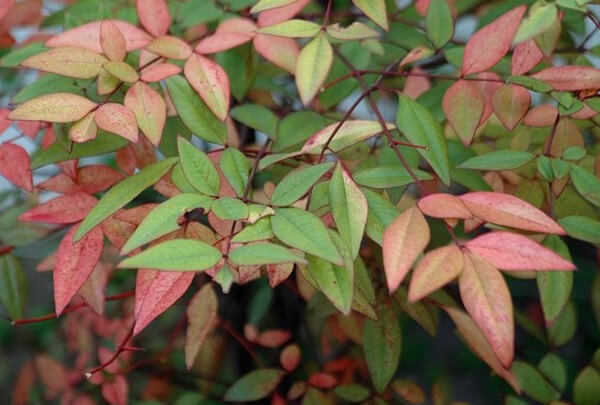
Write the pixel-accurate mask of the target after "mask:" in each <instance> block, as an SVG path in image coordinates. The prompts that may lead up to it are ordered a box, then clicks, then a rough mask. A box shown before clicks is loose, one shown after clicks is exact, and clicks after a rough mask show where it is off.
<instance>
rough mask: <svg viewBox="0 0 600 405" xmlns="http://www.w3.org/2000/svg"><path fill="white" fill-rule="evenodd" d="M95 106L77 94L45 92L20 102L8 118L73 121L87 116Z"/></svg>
mask: <svg viewBox="0 0 600 405" xmlns="http://www.w3.org/2000/svg"><path fill="white" fill-rule="evenodd" d="M95 107H96V103H94V102H93V101H90V100H88V99H87V98H85V97H82V96H78V95H77V94H71V93H54V94H45V95H43V96H39V97H36V98H33V99H31V100H28V101H26V102H24V103H23V104H20V105H19V106H18V107H17V108H15V109H14V110H12V111H11V112H10V114H8V119H10V120H26V121H48V122H73V121H78V120H80V119H81V118H83V117H85V115H86V114H87V113H89V112H90V111H92V110H93V109H94V108H95Z"/></svg>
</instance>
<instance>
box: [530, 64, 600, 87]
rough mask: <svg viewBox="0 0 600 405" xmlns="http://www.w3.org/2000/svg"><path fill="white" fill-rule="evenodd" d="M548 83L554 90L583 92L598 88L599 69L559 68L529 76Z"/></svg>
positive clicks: (599, 80)
mask: <svg viewBox="0 0 600 405" xmlns="http://www.w3.org/2000/svg"><path fill="white" fill-rule="evenodd" d="M531 76H532V77H533V78H535V79H538V80H541V81H543V82H546V83H548V84H549V85H551V86H552V87H554V90H568V91H573V90H585V89H597V88H600V69H597V68H595V67H591V66H559V67H551V68H548V69H544V70H542V71H541V72H538V73H535V74H533V75H531Z"/></svg>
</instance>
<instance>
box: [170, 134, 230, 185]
mask: <svg viewBox="0 0 600 405" xmlns="http://www.w3.org/2000/svg"><path fill="white" fill-rule="evenodd" d="M177 148H178V150H179V159H180V162H181V168H182V169H183V173H184V174H185V177H186V178H187V180H188V182H189V183H190V184H191V185H192V187H194V188H195V189H196V190H198V191H200V192H201V193H203V194H206V195H211V196H216V195H217V194H219V185H220V182H219V173H218V172H217V169H216V168H215V165H214V164H213V162H212V160H210V158H209V157H208V156H207V155H206V153H204V152H203V151H201V150H200V149H198V148H197V147H195V146H194V145H192V143H191V142H190V141H188V140H187V139H185V138H183V137H181V136H180V137H179V138H177Z"/></svg>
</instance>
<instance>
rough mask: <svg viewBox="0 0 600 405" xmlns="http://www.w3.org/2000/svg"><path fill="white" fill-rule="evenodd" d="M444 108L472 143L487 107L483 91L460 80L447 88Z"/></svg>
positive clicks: (465, 139) (458, 131)
mask: <svg viewBox="0 0 600 405" xmlns="http://www.w3.org/2000/svg"><path fill="white" fill-rule="evenodd" d="M438 3H444V4H446V1H445V0H438ZM446 7H447V6H446ZM442 108H443V109H444V114H446V117H447V118H448V122H450V125H452V128H454V131H456V134H457V135H458V137H459V138H460V139H461V141H462V142H463V143H464V144H465V145H470V144H471V141H472V140H473V136H474V135H475V131H476V130H477V127H478V126H479V121H480V120H481V117H482V116H483V110H484V108H485V98H484V96H483V94H482V93H481V91H480V90H479V89H478V88H477V87H475V86H474V85H473V84H471V83H469V82H468V81H466V80H459V81H457V82H456V83H454V84H453V85H452V86H450V87H449V88H448V90H446V93H445V94H444V98H443V99H442Z"/></svg>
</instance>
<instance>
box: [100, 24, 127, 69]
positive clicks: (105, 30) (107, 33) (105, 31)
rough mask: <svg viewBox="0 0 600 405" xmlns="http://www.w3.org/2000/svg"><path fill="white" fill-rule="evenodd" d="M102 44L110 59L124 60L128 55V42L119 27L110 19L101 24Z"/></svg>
mask: <svg viewBox="0 0 600 405" xmlns="http://www.w3.org/2000/svg"><path fill="white" fill-rule="evenodd" d="M100 46H101V47H102V52H103V53H104V55H106V57H107V58H108V59H109V60H114V61H122V60H123V59H125V56H127V43H126V42H125V38H124V37H123V34H121V31H120V30H119V28H118V27H117V26H116V25H115V24H113V23H112V22H110V21H109V20H105V21H102V22H101V24H100Z"/></svg>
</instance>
